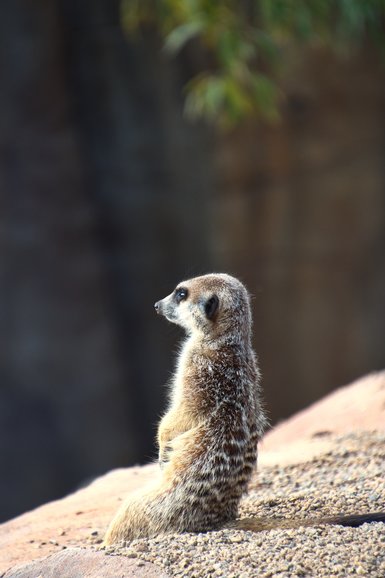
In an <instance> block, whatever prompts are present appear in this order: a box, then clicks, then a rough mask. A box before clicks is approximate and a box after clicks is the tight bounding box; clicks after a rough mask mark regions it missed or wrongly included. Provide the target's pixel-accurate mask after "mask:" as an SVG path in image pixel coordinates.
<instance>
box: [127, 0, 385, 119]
mask: <svg viewBox="0 0 385 578" xmlns="http://www.w3.org/2000/svg"><path fill="white" fill-rule="evenodd" d="M122 17H123V22H124V26H125V28H126V30H127V31H128V32H129V33H131V34H134V33H136V32H138V31H140V30H141V29H142V28H143V27H148V26H152V27H154V26H155V27H156V29H157V30H158V31H159V33H160V35H161V37H162V38H163V39H164V46H165V50H166V51H167V52H168V53H171V54H176V53H178V52H179V51H181V50H182V49H183V48H185V47H186V45H187V44H188V43H191V42H195V44H198V45H199V47H200V49H201V50H202V49H203V50H204V51H205V56H206V58H205V61H206V70H204V71H201V72H200V73H199V74H198V75H197V76H195V77H194V78H192V79H191V81H190V82H188V84H187V86H186V102H185V110H186V113H187V114H188V116H189V117H191V118H205V119H206V120H208V121H210V122H213V123H219V124H223V125H225V126H228V125H233V124H236V123H237V122H239V121H240V120H241V119H242V118H244V117H247V116H251V115H254V116H262V117H264V118H267V119H269V120H274V119H276V118H277V117H278V109H279V96H280V91H279V88H278V83H277V80H276V72H277V67H278V65H279V63H280V62H282V61H283V59H284V55H285V50H286V49H287V47H288V46H289V43H290V44H293V43H295V44H297V45H304V44H310V43H311V44H321V43H322V44H328V45H329V46H331V47H332V48H333V49H334V50H338V49H341V48H348V47H352V46H357V45H358V46H359V45H360V44H361V43H362V42H363V41H366V40H367V39H371V40H372V41H374V42H375V43H376V44H377V45H378V46H380V47H382V48H383V47H384V45H385V42H384V40H385V37H384V23H385V0H221V1H215V0H122Z"/></svg>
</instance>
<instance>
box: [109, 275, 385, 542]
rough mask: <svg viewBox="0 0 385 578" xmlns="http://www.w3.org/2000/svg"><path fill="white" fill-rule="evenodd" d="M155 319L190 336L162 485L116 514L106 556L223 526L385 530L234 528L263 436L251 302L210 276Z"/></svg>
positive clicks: (161, 432) (165, 424)
mask: <svg viewBox="0 0 385 578" xmlns="http://www.w3.org/2000/svg"><path fill="white" fill-rule="evenodd" d="M155 310H156V312H157V313H158V314H160V315H163V316H164V317H165V318H166V319H167V320H168V321H170V322H172V323H176V324H177V325H180V326H181V327H182V328H183V329H184V330H185V331H186V334H187V338H186V339H185V341H184V342H183V345H182V347H181V349H180V353H179V355H178V358H177V363H176V370H175V374H174V376H173V379H172V382H171V387H170V400H169V408H168V411H167V412H166V414H165V415H164V417H163V418H162V420H161V421H160V424H159V427H158V436H157V441H158V447H159V465H160V467H159V473H158V478H157V479H156V480H154V482H153V483H152V484H151V485H150V486H149V487H147V488H144V489H143V490H140V491H138V492H136V493H133V494H131V495H130V496H129V497H128V498H127V499H126V501H125V502H124V503H123V504H122V506H121V507H120V509H119V510H118V512H117V514H116V515H115V517H114V518H113V520H112V522H111V524H110V526H109V528H108V530H107V533H106V536H105V539H104V543H103V544H104V545H105V546H108V545H110V544H113V543H116V542H120V541H129V540H132V539H135V538H141V537H153V536H156V535H159V534H164V533H170V532H175V533H177V532H204V531H207V530H214V529H217V528H220V527H223V526H228V527H233V528H238V529H245V530H253V531H261V530H265V529H270V528H276V527H284V528H288V527H290V528H292V527H299V526H303V525H315V524H338V523H339V524H345V525H351V526H355V525H359V524H362V523H364V522H366V521H375V520H381V521H383V520H385V514H367V515H364V516H345V517H343V516H335V517H332V518H322V519H319V520H314V519H311V520H310V519H309V520H261V519H258V518H247V519H244V520H237V519H236V518H237V515H238V506H239V503H240V500H241V498H242V496H243V495H244V494H245V493H246V492H247V487H248V483H249V481H250V478H251V476H252V473H253V471H254V468H255V466H256V462H257V453H258V452H257V447H258V441H259V440H260V438H261V436H262V434H263V432H264V430H265V428H266V426H267V419H266V415H265V411H264V408H263V404H262V401H261V390H260V374H259V369H258V365H257V360H256V355H255V353H254V350H253V347H252V343H251V330H252V316H251V308H250V297H249V294H248V292H247V290H246V288H245V286H244V285H243V284H242V283H241V282H240V281H239V280H238V279H236V278H234V277H232V276H230V275H227V274H224V273H220V274H219V273H218V274H208V275H203V276H200V277H195V278H193V279H190V280H188V281H185V282H183V283H180V284H179V285H177V287H176V289H175V290H174V291H173V292H172V293H171V294H170V295H168V296H167V297H165V298H164V299H162V300H161V301H158V302H157V303H155ZM369 517H370V519H369Z"/></svg>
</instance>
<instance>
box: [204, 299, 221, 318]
mask: <svg viewBox="0 0 385 578" xmlns="http://www.w3.org/2000/svg"><path fill="white" fill-rule="evenodd" d="M218 305H219V299H218V297H217V296H216V295H213V296H212V297H210V299H207V301H206V303H205V313H206V317H207V319H210V321H211V320H212V319H213V317H214V315H215V313H216V312H217V309H218Z"/></svg>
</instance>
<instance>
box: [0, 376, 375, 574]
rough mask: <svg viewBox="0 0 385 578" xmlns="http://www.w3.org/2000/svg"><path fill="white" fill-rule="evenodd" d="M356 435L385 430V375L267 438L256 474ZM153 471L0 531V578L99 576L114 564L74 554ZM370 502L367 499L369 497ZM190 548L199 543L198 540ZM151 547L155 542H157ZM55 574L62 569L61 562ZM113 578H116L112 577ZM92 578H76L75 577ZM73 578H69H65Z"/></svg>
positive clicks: (128, 472)
mask: <svg viewBox="0 0 385 578" xmlns="http://www.w3.org/2000/svg"><path fill="white" fill-rule="evenodd" d="M359 429H361V430H365V429H366V430H375V429H377V430H382V431H384V430H385V372H381V373H376V374H372V375H369V376H367V377H365V378H363V379H361V380H359V381H358V382H356V383H354V384H352V385H350V386H347V387H344V388H341V389H339V390H337V391H336V392H334V393H332V394H331V395H329V396H327V397H326V398H324V399H323V400H321V401H319V402H317V403H316V404H314V405H312V406H310V407H309V408H308V409H306V410H304V411H302V412H299V413H298V414H297V415H295V416H294V417H292V418H290V419H289V420H287V421H286V422H284V423H282V424H280V425H278V426H277V428H275V429H274V430H272V431H271V432H269V433H268V434H267V435H266V437H265V439H264V440H263V442H262V443H261V452H260V470H261V471H262V473H263V468H264V467H266V466H269V465H274V464H279V465H281V466H284V465H287V464H300V463H302V462H305V461H307V460H309V459H312V458H314V457H315V456H320V455H321V454H323V455H324V454H326V453H327V452H328V450H329V447H331V444H332V442H331V440H329V433H328V432H332V433H333V434H335V433H348V432H351V431H354V430H359ZM156 471H157V466H156V465H149V466H144V467H134V468H127V469H120V470H115V471H112V472H110V473H108V474H106V475H105V476H102V477H100V478H98V479H97V480H95V481H94V482H92V483H91V484H90V485H89V486H87V487H86V488H83V489H81V490H79V491H77V492H75V493H74V494H71V495H70V496H67V497H65V498H63V499H61V500H57V501H55V502H51V503H48V504H45V505H44V506H41V507H39V508H37V509H36V510H33V511H31V512H27V513H25V514H23V515H22V516H19V517H17V518H15V519H13V520H10V521H9V522H6V523H4V524H1V525H0V575H2V573H4V572H6V571H7V570H8V572H7V574H6V575H5V576H6V577H7V578H11V577H15V578H19V576H20V578H21V577H23V578H24V576H25V578H28V577H29V576H30V574H28V573H27V572H29V568H32V570H31V572H32V571H33V575H32V574H31V576H33V578H37V577H38V576H39V574H41V573H42V570H41V568H43V566H39V564H43V561H41V560H40V561H39V562H36V564H37V565H36V566H33V565H32V564H31V563H30V564H28V565H27V566H26V567H24V568H23V570H22V571H23V572H24V574H18V573H17V572H20V571H21V570H20V569H18V568H13V567H14V566H16V565H18V564H21V563H26V562H31V561H32V560H36V559H37V558H41V557H42V556H49V558H46V562H44V564H48V565H47V566H44V572H43V576H44V578H48V577H49V576H50V575H52V576H53V575H54V574H49V572H51V569H52V568H54V569H56V570H55V571H56V576H57V577H58V578H62V576H66V574H65V573H63V574H62V573H60V572H61V571H60V572H59V570H58V568H59V565H60V564H61V563H62V561H63V560H68V564H69V562H70V561H71V560H72V561H73V563H74V564H75V560H78V562H77V563H78V564H89V566H87V568H90V572H91V570H92V568H99V570H100V566H98V564H99V565H100V564H102V560H103V561H105V563H107V562H108V564H115V563H116V564H117V563H118V562H112V561H110V559H112V557H107V558H106V556H105V554H104V553H103V552H98V553H96V552H93V551H92V549H91V548H89V549H88V550H80V551H79V550H76V549H74V548H76V547H79V546H82V547H85V546H87V545H88V546H91V545H95V544H98V543H99V542H100V540H101V538H102V537H103V534H104V532H105V529H106V527H107V524H108V523H109V521H110V520H111V518H112V515H113V513H114V512H115V511H116V509H117V508H118V506H119V504H120V503H121V501H122V499H123V498H124V497H125V496H126V495H127V494H128V493H130V492H131V491H133V490H135V489H137V488H140V487H142V486H143V485H144V484H146V483H147V482H148V481H150V480H151V479H153V477H154V475H155V472H156ZM370 495H373V496H374V493H373V492H372V493H371V494H370ZM370 503H371V502H370ZM194 540H197V541H199V536H197V537H194ZM158 541H160V542H162V541H163V538H161V537H160V538H158ZM154 542H156V540H155V541H154ZM63 548H66V550H64V551H63ZM79 552H80V553H79ZM67 557H68V558H67ZM119 558H120V557H118V559H119ZM103 563H104V562H103ZM125 563H126V564H127V563H129V564H130V566H128V567H127V568H129V569H130V568H131V569H134V570H135V572H136V573H135V576H150V575H159V573H158V574H148V572H150V571H152V569H150V568H148V567H147V566H146V565H145V566H143V567H142V566H140V567H139V566H138V565H137V564H138V559H132V558H131V559H129V558H127V560H126V561H125ZM56 564H57V565H58V566H55V565H56ZM62 567H63V568H65V567H66V565H65V562H63V566H62ZM79 567H80V566H79ZM10 568H12V570H9V569H10ZM82 568H83V566H82ZM108 568H110V567H108ZM108 568H107V569H106V570H104V567H103V571H102V573H99V575H103V576H109V574H107V572H109V569H108ZM111 568H112V566H111ZM99 570H98V571H99ZM64 571H66V570H63V572H64ZM130 571H131V570H126V568H125V569H124V570H122V575H124V576H130V575H131V574H129V572H130ZM52 572H53V570H52ZM95 572H96V570H95ZM114 572H115V576H117V577H118V576H119V571H117V570H114ZM146 572H147V573H146ZM67 575H68V574H67ZM96 575H97V574H86V573H85V572H84V571H83V570H82V572H81V576H82V577H83V576H96ZM132 575H134V574H132ZM68 576H69V575H68ZM76 576H77V574H72V575H71V578H74V577H76Z"/></svg>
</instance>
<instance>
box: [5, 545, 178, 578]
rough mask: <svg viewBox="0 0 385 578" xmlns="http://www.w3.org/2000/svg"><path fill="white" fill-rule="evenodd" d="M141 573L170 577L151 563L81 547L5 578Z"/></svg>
mask: <svg viewBox="0 0 385 578" xmlns="http://www.w3.org/2000/svg"><path fill="white" fill-rule="evenodd" d="M138 570H139V571H140V575H141V576H146V577H147V578H167V576H166V574H164V572H162V570H161V569H160V568H159V567H158V566H155V565H154V564H151V563H149V562H144V561H143V560H132V559H131V558H128V557H125V556H105V555H104V554H103V553H102V552H94V551H92V550H86V549H80V548H69V549H68V550H62V551H61V552H57V553H56V554H51V555H50V556H48V557H46V558H43V559H40V560H35V561H34V562H31V563H28V564H23V565H22V566H19V567H17V568H12V569H11V570H10V571H9V572H6V574H5V576H4V578H40V577H41V578H59V577H60V578H119V577H121V578H135V577H136V576H138Z"/></svg>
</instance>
